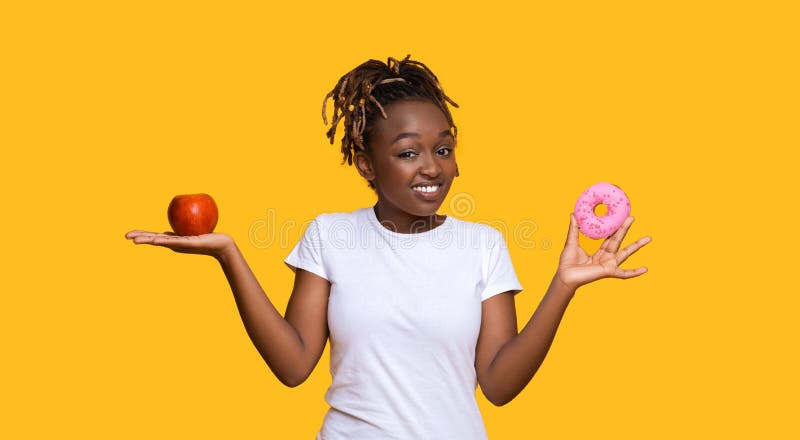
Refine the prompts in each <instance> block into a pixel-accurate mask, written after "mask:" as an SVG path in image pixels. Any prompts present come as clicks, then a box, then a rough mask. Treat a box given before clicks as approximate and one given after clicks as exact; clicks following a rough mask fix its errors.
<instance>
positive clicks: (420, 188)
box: [411, 185, 441, 193]
mask: <svg viewBox="0 0 800 440" xmlns="http://www.w3.org/2000/svg"><path fill="white" fill-rule="evenodd" d="M440 186H441V185H433V186H415V187H413V188H411V189H413V190H414V191H419V192H425V193H430V192H434V191H436V190H437V189H439V187H440Z"/></svg>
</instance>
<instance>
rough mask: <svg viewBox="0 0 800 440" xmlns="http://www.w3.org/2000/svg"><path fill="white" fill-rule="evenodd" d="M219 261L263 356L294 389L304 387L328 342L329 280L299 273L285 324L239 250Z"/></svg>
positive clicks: (283, 381)
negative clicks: (298, 386)
mask: <svg viewBox="0 0 800 440" xmlns="http://www.w3.org/2000/svg"><path fill="white" fill-rule="evenodd" d="M217 260H218V261H219V263H220V266H222V270H223V272H225V276H226V277H227V279H228V283H229V284H230V286H231V290H232V291H233V296H234V299H235V301H236V306H237V307H238V309H239V315H240V316H241V318H242V322H243V323H244V326H245V329H246V330H247V334H248V335H249V336H250V340H251V341H252V342H253V345H255V347H256V349H257V350H258V352H259V354H261V357H262V358H264V361H266V363H267V365H268V366H269V368H270V369H271V370H272V372H273V373H274V374H275V376H276V377H277V378H278V379H279V380H280V381H281V382H282V383H283V384H284V385H286V386H289V387H295V386H297V385H300V384H301V383H303V382H304V381H305V380H306V379H307V378H308V376H309V375H310V374H311V372H312V371H313V370H314V367H315V366H316V365H317V362H318V361H319V358H320V356H322V352H323V350H324V349H325V343H326V341H327V338H328V325H327V313H328V293H329V292H330V283H329V282H328V280H326V279H324V278H321V277H319V276H317V275H315V274H313V273H311V272H307V271H305V270H302V269H297V272H296V274H295V279H294V288H293V289H292V295H291V298H290V299H289V304H288V306H287V308H286V318H285V319H284V317H282V316H281V315H280V313H279V312H278V310H276V309H275V306H273V304H272V302H271V301H270V300H269V298H268V297H267V295H266V294H265V293H264V291H263V290H262V288H261V285H260V284H259V283H258V280H256V277H255V275H253V272H252V271H251V270H250V267H249V266H248V265H247V262H246V261H245V259H244V257H243V256H242V254H241V252H240V251H239V248H238V247H237V246H236V245H233V246H232V247H231V248H228V249H226V251H225V252H223V253H222V254H221V255H220V256H219V257H218V258H217Z"/></svg>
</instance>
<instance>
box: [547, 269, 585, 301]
mask: <svg viewBox="0 0 800 440" xmlns="http://www.w3.org/2000/svg"><path fill="white" fill-rule="evenodd" d="M578 287H580V286H578V285H575V284H573V283H568V282H566V281H564V279H563V278H562V277H561V273H560V271H556V274H555V275H553V280H552V281H551V282H550V289H551V290H552V291H553V292H554V293H557V294H559V295H561V296H567V297H570V298H571V297H573V296H574V295H575V292H576V291H577V290H578Z"/></svg>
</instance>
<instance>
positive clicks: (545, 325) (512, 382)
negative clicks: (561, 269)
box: [476, 278, 575, 406]
mask: <svg viewBox="0 0 800 440" xmlns="http://www.w3.org/2000/svg"><path fill="white" fill-rule="evenodd" d="M574 294H575V290H573V289H569V288H567V287H566V286H564V285H562V284H560V283H557V280H556V278H554V279H553V282H552V283H550V288H549V289H547V293H546V294H545V296H544V298H543V299H542V301H541V303H539V307H538V308H537V309H536V312H535V313H534V314H533V316H532V317H531V319H530V320H529V321H528V323H527V324H526V325H525V327H524V328H523V329H522V331H521V332H520V333H519V334H517V316H516V309H515V307H514V297H513V296H512V295H511V294H509V293H503V294H499V295H495V296H494V297H492V298H489V299H487V300H486V301H484V302H483V318H482V320H481V332H480V337H479V338H478V348H477V354H476V372H477V374H478V382H479V383H480V384H481V390H482V391H483V394H484V395H485V396H486V398H487V399H488V400H489V401H490V402H492V403H493V404H495V405H497V406H501V405H505V404H506V403H508V402H510V401H511V400H513V399H514V397H516V396H517V395H518V394H519V393H520V392H521V391H522V390H523V389H524V388H525V386H527V385H528V383H529V382H530V381H531V379H532V378H533V376H534V374H536V371H537V370H538V369H539V367H540V366H541V365H542V362H544V359H545V357H546V356H547V352H548V351H549V350H550V346H551V345H552V343H553V339H554V338H555V335H556V330H558V326H559V324H560V323H561V319H562V317H563V316H564V312H565V311H566V309H567V306H568V305H569V302H570V300H571V299H572V297H573V296H574Z"/></svg>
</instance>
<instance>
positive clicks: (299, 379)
mask: <svg viewBox="0 0 800 440" xmlns="http://www.w3.org/2000/svg"><path fill="white" fill-rule="evenodd" d="M276 377H277V378H278V380H279V381H281V383H282V384H284V385H286V386H287V387H289V388H295V387H298V386H300V385H301V384H302V383H303V382H305V381H306V379H308V375H299V374H294V375H284V376H277V375H276Z"/></svg>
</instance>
